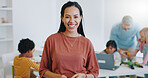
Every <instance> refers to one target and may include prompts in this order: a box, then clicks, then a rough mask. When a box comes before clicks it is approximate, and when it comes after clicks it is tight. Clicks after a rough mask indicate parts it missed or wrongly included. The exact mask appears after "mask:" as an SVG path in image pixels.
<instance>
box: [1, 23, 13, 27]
mask: <svg viewBox="0 0 148 78" xmlns="http://www.w3.org/2000/svg"><path fill="white" fill-rule="evenodd" d="M1 26H12V23H1V24H0V27H1Z"/></svg>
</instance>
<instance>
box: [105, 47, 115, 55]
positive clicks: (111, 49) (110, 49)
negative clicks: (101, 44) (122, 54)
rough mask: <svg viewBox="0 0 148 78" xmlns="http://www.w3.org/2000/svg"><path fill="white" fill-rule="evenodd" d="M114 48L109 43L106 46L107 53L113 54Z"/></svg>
mask: <svg viewBox="0 0 148 78" xmlns="http://www.w3.org/2000/svg"><path fill="white" fill-rule="evenodd" d="M115 50H116V48H114V47H112V46H111V45H110V46H109V47H107V48H106V53H107V54H113V52H114V51H115Z"/></svg>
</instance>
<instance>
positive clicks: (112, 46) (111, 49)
mask: <svg viewBox="0 0 148 78" xmlns="http://www.w3.org/2000/svg"><path fill="white" fill-rule="evenodd" d="M100 53H103V54H113V55H114V60H115V65H116V66H119V65H120V63H121V55H120V54H119V52H117V45H116V42H115V41H114V40H109V41H108V42H107V43H106V49H105V50H103V51H102V52H100Z"/></svg>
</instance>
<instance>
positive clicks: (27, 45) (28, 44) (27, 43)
mask: <svg viewBox="0 0 148 78" xmlns="http://www.w3.org/2000/svg"><path fill="white" fill-rule="evenodd" d="M34 47H35V44H34V42H33V41H32V40H30V39H28V38H26V39H22V40H20V43H19V44H18V51H19V52H20V53H22V54H23V53H26V52H27V51H29V50H32V49H33V48H34Z"/></svg>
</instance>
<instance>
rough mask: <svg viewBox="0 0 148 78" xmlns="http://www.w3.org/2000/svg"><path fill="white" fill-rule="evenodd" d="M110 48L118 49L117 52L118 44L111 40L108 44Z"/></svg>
mask: <svg viewBox="0 0 148 78" xmlns="http://www.w3.org/2000/svg"><path fill="white" fill-rule="evenodd" d="M109 46H112V47H114V48H116V50H115V51H117V44H116V42H115V41H114V40H109V41H108V42H107V43H106V47H109Z"/></svg>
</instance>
